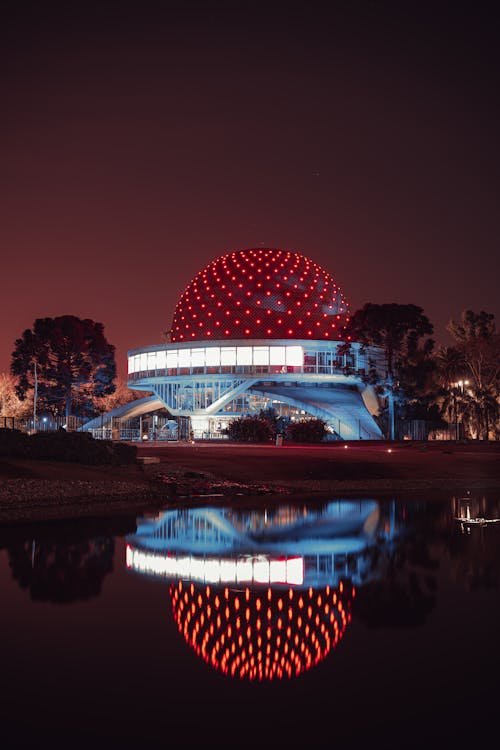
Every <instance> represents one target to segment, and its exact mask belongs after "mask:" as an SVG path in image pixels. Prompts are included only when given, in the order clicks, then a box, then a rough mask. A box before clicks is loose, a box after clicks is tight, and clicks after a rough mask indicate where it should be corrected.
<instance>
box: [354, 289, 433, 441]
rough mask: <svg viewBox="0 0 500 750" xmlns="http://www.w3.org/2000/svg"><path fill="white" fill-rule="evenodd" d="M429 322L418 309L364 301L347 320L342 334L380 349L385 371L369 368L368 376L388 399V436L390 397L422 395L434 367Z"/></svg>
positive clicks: (391, 421)
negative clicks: (383, 355)
mask: <svg viewBox="0 0 500 750" xmlns="http://www.w3.org/2000/svg"><path fill="white" fill-rule="evenodd" d="M433 330H434V328H433V326H432V323H431V322H430V321H429V319H428V318H427V316H426V315H424V314H423V310H422V308H421V307H418V306H417V305H412V304H407V305H400V304H397V303H386V304H375V303H372V302H367V303H366V305H364V307H362V308H361V309H360V310H357V311H356V312H355V313H354V315H353V316H352V317H351V319H350V321H349V323H348V325H347V328H346V335H347V336H350V337H351V338H352V340H353V341H357V342H359V343H360V344H362V345H364V346H378V347H381V348H382V349H383V351H384V354H385V366H386V369H385V372H380V371H377V370H376V369H375V368H373V367H372V369H371V372H370V376H371V378H372V380H375V381H376V382H377V384H378V385H379V387H380V386H381V387H382V389H383V393H384V394H385V395H386V396H387V399H388V408H389V419H388V421H389V437H390V438H391V439H393V438H394V398H395V396H396V395H397V396H398V397H399V398H400V399H401V400H402V401H403V402H405V401H407V400H409V399H411V398H414V397H415V396H416V395H417V394H423V393H424V392H425V388H426V386H427V383H428V380H429V376H430V373H431V371H432V369H433V367H434V364H433V361H432V359H431V358H430V354H431V352H432V350H433V347H434V341H433V339H431V338H429V337H430V335H431V334H432V333H433Z"/></svg>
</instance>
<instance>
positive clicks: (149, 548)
mask: <svg viewBox="0 0 500 750" xmlns="http://www.w3.org/2000/svg"><path fill="white" fill-rule="evenodd" d="M379 519H380V512H379V506H378V504H377V503H376V502H374V501H335V502H330V503H327V504H325V505H323V506H320V507H307V508H306V507H304V506H299V505H296V506H293V505H276V506H273V508H272V509H270V510H238V509H232V508H214V507H209V508H194V509H182V510H172V511H163V512H161V513H160V514H159V515H158V516H157V517H153V518H149V519H141V520H140V521H139V523H138V527H137V532H136V533H135V534H133V535H130V536H128V537H127V549H126V564H127V567H128V568H129V569H131V570H133V571H135V572H137V573H141V574H145V575H148V576H157V577H159V578H164V579H167V580H169V581H170V582H171V583H170V589H169V590H170V597H171V602H172V608H173V613H174V618H175V621H176V623H177V625H178V628H179V631H180V632H181V633H182V634H183V636H184V638H185V640H186V641H187V643H188V644H189V645H190V646H191V647H192V648H193V649H194V650H195V651H196V653H197V654H198V655H199V656H200V657H201V658H203V659H204V660H205V661H207V662H208V663H209V664H211V665H212V667H214V668H216V669H219V670H221V671H222V672H223V673H225V674H228V675H232V676H236V677H241V678H245V679H252V680H259V679H266V680H267V679H280V678H283V677H293V676H297V675H299V674H300V673H302V672H303V671H305V670H307V669H309V668H310V667H311V666H314V665H315V664H317V663H318V662H319V661H321V660H322V659H324V658H325V656H326V655H327V654H328V653H329V652H330V650H331V649H332V648H334V647H335V646H336V645H337V643H338V642H339V641H340V639H341V638H342V636H343V635H344V632H345V629H346V627H347V625H348V623H349V622H350V619H351V613H350V610H351V602H352V599H353V598H354V596H355V586H356V585H357V584H358V582H362V581H365V580H368V579H369V577H370V575H371V562H370V554H369V552H370V549H371V548H372V547H373V545H374V544H375V539H376V535H377V534H378V532H379Z"/></svg>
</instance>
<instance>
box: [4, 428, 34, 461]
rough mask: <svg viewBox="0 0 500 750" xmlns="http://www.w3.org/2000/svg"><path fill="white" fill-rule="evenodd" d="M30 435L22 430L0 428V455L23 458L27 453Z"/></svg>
mask: <svg viewBox="0 0 500 750" xmlns="http://www.w3.org/2000/svg"><path fill="white" fill-rule="evenodd" d="M27 442H28V435H26V433H24V432H21V430H8V429H6V428H4V427H2V428H1V429H0V456H8V457H9V458H21V457H23V456H25V455H26V451H27Z"/></svg>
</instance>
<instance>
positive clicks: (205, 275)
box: [170, 248, 349, 342]
mask: <svg viewBox="0 0 500 750" xmlns="http://www.w3.org/2000/svg"><path fill="white" fill-rule="evenodd" d="M348 313H349V304H348V302H347V301H346V299H345V297H344V295H343V293H342V291H341V290H340V289H339V287H338V286H337V285H336V283H335V281H334V280H333V278H332V277H331V276H330V274H329V273H327V272H326V271H324V270H323V269H322V268H321V267H320V266H319V265H318V264H317V263H315V262H314V261H312V260H310V259H309V258H306V257H305V256H304V255H301V254H300V253H296V252H291V251H288V250H279V249H272V248H257V249H249V250H237V251H234V252H231V253H226V254H225V255H222V256H220V257H219V258H217V259H216V260H214V261H212V262H211V263H209V264H208V266H206V267H205V268H204V269H203V270H202V271H200V273H199V274H198V275H197V276H196V277H195V278H194V279H193V280H192V281H191V283H190V284H189V285H188V286H187V288H186V289H185V290H184V292H183V293H182V294H181V296H180V299H179V301H178V303H177V306H176V308H175V312H174V317H173V321H172V327H171V331H170V338H171V340H172V342H183V341H209V340H223V339H246V338H250V339H308V338H310V339H312V340H314V339H323V340H325V339H326V340H338V339H342V338H343V336H344V329H345V326H346V323H347V322H348V320H349V318H348Z"/></svg>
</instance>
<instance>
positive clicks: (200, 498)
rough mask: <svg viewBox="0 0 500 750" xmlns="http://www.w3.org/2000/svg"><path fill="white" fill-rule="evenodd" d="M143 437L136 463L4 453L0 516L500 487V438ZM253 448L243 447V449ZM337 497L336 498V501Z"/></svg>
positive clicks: (37, 518)
mask: <svg viewBox="0 0 500 750" xmlns="http://www.w3.org/2000/svg"><path fill="white" fill-rule="evenodd" d="M344 447H345V446H344V445H340V446H339V445H337V446H289V447H286V448H284V449H283V448H276V447H274V446H262V445H251V446H245V445H234V444H225V445H220V444H219V445H216V446H210V445H206V444H205V445H189V444H175V445H171V444H170V445H152V444H150V445H147V446H144V445H139V446H138V457H137V462H136V464H134V465H130V466H86V465H81V464H69V463H63V462H54V461H52V462H51V461H41V460H38V461H33V460H31V461H28V460H19V459H17V460H14V459H8V458H5V457H3V458H1V459H0V523H5V524H13V523H35V522H43V521H53V520H70V519H79V518H91V517H101V518H102V517H104V516H108V517H109V516H114V515H130V514H136V515H140V514H141V513H144V512H149V511H151V512H154V511H155V510H159V509H160V508H161V507H166V506H169V505H178V504H189V505H193V504H196V505H199V504H202V503H206V502H210V503H211V504H212V503H215V504H220V503H229V502H240V503H242V502H244V501H245V499H249V498H251V500H252V503H255V504H260V503H263V502H265V503H266V504H269V503H272V502H274V501H283V500H284V499H287V500H289V501H290V502H294V501H298V500H300V499H301V498H302V499H303V498H304V496H310V498H311V500H314V499H317V500H321V499H326V498H327V497H328V496H333V497H335V496H336V497H356V496H358V497H359V496H362V497H377V496H378V497H380V498H382V497H387V496H393V495H397V496H398V498H400V499H401V500H406V499H408V500H409V499H415V500H417V499H426V500H432V499H438V498H441V499H442V498H443V496H444V495H446V494H449V495H450V497H452V496H454V495H460V496H461V495H466V494H469V493H471V492H472V493H478V492H479V493H487V494H491V493H495V494H498V493H500V444H496V445H492V444H487V445H479V446H470V445H467V446H461V445H460V446H459V445H453V446H449V445H448V446H447V445H440V446H435V445H432V446H429V445H428V444H424V445H421V444H420V445H416V446H408V445H399V446H397V445H394V444H392V445H391V448H390V449H389V448H388V447H387V444H384V445H380V444H377V445H372V446H367V445H360V444H356V445H354V444H350V445H349V446H348V447H349V450H344ZM245 448H246V450H242V449H245ZM333 497H332V499H333Z"/></svg>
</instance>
